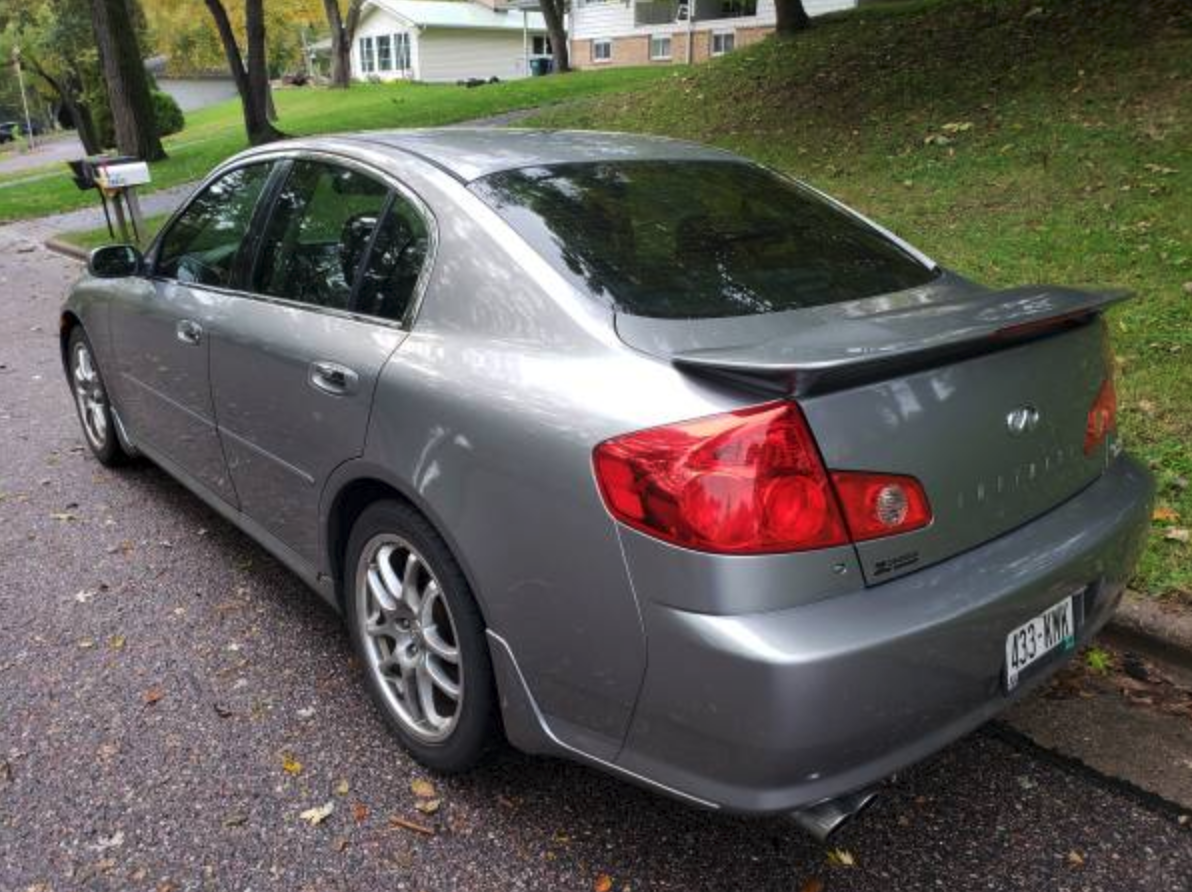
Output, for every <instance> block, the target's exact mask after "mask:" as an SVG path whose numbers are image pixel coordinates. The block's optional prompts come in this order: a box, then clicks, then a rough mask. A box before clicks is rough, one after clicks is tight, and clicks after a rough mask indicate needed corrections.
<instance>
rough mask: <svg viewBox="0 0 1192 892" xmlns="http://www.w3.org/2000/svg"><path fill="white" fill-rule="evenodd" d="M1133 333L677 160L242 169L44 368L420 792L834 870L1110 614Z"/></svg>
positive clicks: (636, 145)
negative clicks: (621, 798) (592, 775)
mask: <svg viewBox="0 0 1192 892" xmlns="http://www.w3.org/2000/svg"><path fill="white" fill-rule="evenodd" d="M1124 296H1125V295H1124V294H1122V293H1119V292H1103V291H1084V290H1076V289H1072V288H1065V287H1054V286H1027V287H1019V288H1014V289H1010V290H992V289H990V288H987V287H984V286H982V285H979V284H977V283H975V282H972V281H970V280H968V279H965V278H963V277H961V276H960V275H958V274H956V273H955V272H952V271H949V270H948V269H946V268H944V267H941V266H939V265H937V264H936V263H935V262H933V261H932V260H930V259H929V258H927V257H926V256H924V254H922V253H921V252H919V251H917V250H916V249H915V248H913V247H911V246H910V245H908V244H906V243H905V242H903V241H901V240H900V239H898V238H896V237H895V236H893V235H892V234H891V233H889V232H887V231H886V230H884V229H882V228H881V227H880V226H878V225H876V224H875V223H873V222H870V221H869V220H867V219H865V218H864V217H862V216H861V215H859V214H857V213H855V212H854V211H852V210H850V209H848V208H847V207H844V206H843V205H841V204H839V203H837V202H836V201H833V200H832V199H831V198H829V197H827V196H825V195H823V194H821V193H819V192H817V191H815V190H814V189H811V188H809V187H807V186H805V185H801V184H800V183H797V182H794V181H792V180H789V179H787V178H785V177H783V176H781V175H779V174H776V173H774V172H772V171H770V170H768V169H766V168H764V167H761V166H759V165H757V164H754V163H752V162H749V161H746V160H744V159H742V158H739V157H737V156H734V155H731V154H728V153H726V152H722V151H718V150H714V149H710V148H705V147H702V146H698V145H693V144H689V143H683V142H677V141H672V140H665V139H657V138H647V137H641V136H627V135H616V134H593V133H570V132H555V133H550V132H535V131H505V130H469V129H447V130H423V131H402V132H391V133H369V134H360V135H349V136H342V137H329V138H318V139H302V140H295V141H291V142H285V143H279V144H275V145H271V146H268V147H265V148H260V149H255V150H251V151H248V152H245V153H243V154H240V155H238V156H236V157H234V158H232V159H231V160H230V161H228V162H226V163H225V164H223V165H222V166H221V167H220V168H218V169H217V170H216V171H215V172H214V173H212V174H211V176H210V177H208V178H207V180H206V181H205V182H204V183H203V184H202V185H201V186H200V187H199V188H198V189H197V191H196V192H195V193H194V195H193V197H192V198H191V199H190V200H189V201H188V202H187V203H186V204H185V206H183V207H182V208H181V209H180V210H179V211H178V212H177V213H176V214H175V215H174V216H173V218H172V219H171V220H170V221H169V222H168V223H167V224H166V225H165V226H164V227H163V229H162V231H161V233H160V234H159V235H158V237H157V238H156V240H155V242H154V243H153V244H152V246H151V247H150V248H149V249H148V251H147V252H145V254H144V255H143V256H142V255H141V254H140V253H139V252H138V251H137V250H135V249H133V248H131V247H128V246H111V247H107V248H101V249H99V250H98V251H96V252H95V253H94V254H93V255H92V257H91V260H90V263H89V267H88V274H87V275H85V276H84V277H83V279H82V280H81V281H80V282H79V283H78V284H77V285H76V286H75V288H74V289H73V292H72V294H71V295H70V297H69V299H68V300H67V302H66V305H65V308H64V310H63V312H62V317H61V338H62V356H63V361H64V365H65V369H66V373H67V377H68V379H69V383H70V386H71V388H72V392H73V394H74V396H75V400H76V404H77V408H78V414H79V418H80V420H81V422H82V427H83V432H84V434H85V436H86V439H87V442H88V443H89V444H90V447H91V449H92V450H93V451H94V453H95V456H96V458H98V460H99V461H101V462H103V463H104V464H116V463H119V462H121V461H124V460H126V459H127V458H129V457H131V456H134V455H136V454H143V455H144V456H146V457H147V458H148V459H150V460H152V461H153V462H154V463H156V464H158V465H160V466H161V467H162V468H164V469H165V470H166V471H167V472H169V473H170V474H171V475H173V476H174V477H176V478H177V479H178V480H180V481H181V482H182V483H183V484H184V485H185V486H187V487H188V488H189V489H191V490H193V491H194V493H196V494H197V495H198V496H199V497H200V498H201V499H203V500H204V501H205V502H207V503H208V504H209V505H210V506H212V508H214V509H215V510H216V511H217V512H219V513H220V514H221V515H223V516H224V517H225V518H227V519H228V520H230V521H231V522H232V523H234V524H236V525H237V526H238V527H240V528H241V529H242V530H244V531H245V532H246V533H248V535H250V536H251V537H253V538H254V539H256V540H257V541H259V542H260V543H261V544H262V545H263V546H264V547H265V548H267V549H268V550H269V551H270V552H272V553H273V554H274V555H276V556H277V558H278V559H279V560H280V561H281V562H282V563H283V564H284V565H285V566H286V567H288V568H289V569H290V570H292V571H293V572H294V573H296V574H297V575H298V576H299V577H301V578H302V579H303V580H304V581H305V582H306V583H308V584H309V585H310V587H312V588H313V589H314V590H315V591H316V592H318V593H319V594H320V595H321V596H322V597H323V598H325V599H326V600H327V601H328V602H330V603H331V604H332V605H334V606H335V607H336V608H337V609H338V610H339V611H341V612H342V615H343V616H344V618H345V620H346V623H347V626H348V629H349V632H350V636H351V641H352V645H353V647H354V648H355V651H356V653H357V654H358V656H359V659H360V662H361V664H362V666H363V674H364V677H365V682H366V684H367V687H368V690H369V692H370V694H371V695H372V697H373V699H374V700H375V701H376V704H377V706H378V708H379V710H380V711H381V713H382V714H383V715H384V717H385V718H386V719H387V721H388V723H389V724H390V725H391V726H392V728H393V731H394V732H395V733H396V736H397V737H398V739H399V740H400V741H401V743H402V744H403V745H404V746H405V747H406V748H407V749H408V750H409V751H410V752H411V753H412V754H413V756H414V757H415V758H417V759H418V760H419V761H421V762H422V763H424V764H425V765H427V766H429V767H431V768H433V769H437V770H441V771H463V770H465V769H468V768H471V767H472V766H474V765H476V764H477V763H478V762H479V760H481V758H482V757H483V756H484V755H485V754H486V753H487V752H489V751H490V750H491V749H492V748H493V747H495V746H496V745H498V743H499V742H500V741H504V740H507V741H509V742H510V743H512V744H513V745H514V746H516V747H518V748H520V749H522V750H525V751H528V752H533V753H544V754H555V755H561V756H565V757H569V758H573V759H576V760H580V761H582V762H585V763H588V764H590V765H594V766H598V767H599V768H601V769H604V770H607V771H609V772H612V773H614V774H616V775H619V776H621V777H623V778H626V779H628V780H631V781H633V782H636V783H639V784H643V785H646V786H648V787H650V788H653V789H655V790H657V791H660V792H663V793H666V794H669V795H671V796H675V797H678V798H680V799H683V800H685V801H687V802H689V803H693V804H696V805H699V806H703V807H706V808H718V809H724V810H726V811H731V812H738V813H790V814H792V815H794V816H795V817H796V818H797V819H798V820H799V821H800V823H802V824H803V826H805V827H807V828H808V829H809V830H812V831H813V832H816V833H819V834H820V835H823V834H825V833H827V832H828V831H830V830H831V829H832V828H833V827H835V826H837V825H838V824H839V823H840V822H841V821H843V820H844V819H845V818H847V817H848V816H850V815H851V814H853V813H855V812H856V811H857V810H859V809H860V808H861V806H863V805H864V804H865V802H867V801H868V799H869V798H870V795H871V791H872V789H873V788H874V787H875V786H876V785H877V784H878V783H880V781H881V780H882V779H883V778H885V777H887V776H888V775H890V774H891V773H892V772H895V771H897V770H898V769H900V768H902V767H904V766H907V765H909V764H911V763H913V762H916V761H918V760H920V759H922V758H923V757H925V756H927V755H928V754H930V753H932V752H934V751H935V750H937V749H939V748H940V747H942V746H944V745H945V744H947V743H949V742H951V741H953V740H955V739H956V738H958V737H960V736H961V735H963V734H965V733H966V732H968V731H970V730H972V729H973V728H975V727H977V726H978V725H980V724H981V723H983V722H984V721H986V720H987V719H989V718H990V717H991V716H993V715H994V714H995V713H997V712H998V711H999V710H1001V709H1003V708H1004V707H1005V706H1006V705H1007V704H1008V703H1010V702H1012V701H1013V700H1014V699H1016V698H1018V697H1021V696H1022V694H1023V693H1024V692H1026V691H1029V690H1031V689H1032V688H1034V687H1036V686H1037V685H1038V684H1039V683H1040V681H1042V680H1043V679H1046V678H1047V677H1048V676H1049V675H1051V674H1052V673H1053V672H1054V671H1055V669H1056V668H1057V667H1058V666H1060V665H1062V664H1063V663H1064V661H1065V660H1067V659H1068V658H1069V657H1071V656H1072V654H1073V653H1074V650H1075V649H1076V648H1077V647H1079V646H1080V645H1081V644H1082V643H1084V642H1086V641H1087V640H1088V639H1089V638H1090V637H1091V636H1092V635H1093V634H1095V633H1096V631H1097V630H1098V629H1099V628H1100V627H1101V626H1102V624H1103V623H1104V622H1105V621H1106V619H1107V618H1108V617H1109V615H1110V614H1111V613H1112V612H1113V610H1114V608H1115V606H1116V605H1117V603H1118V600H1119V598H1120V596H1121V593H1122V591H1123V587H1124V585H1125V583H1126V581H1127V579H1128V578H1129V576H1130V574H1131V572H1132V569H1133V567H1134V564H1135V561H1136V559H1137V557H1138V554H1139V551H1140V548H1141V546H1142V543H1143V540H1144V536H1145V533H1146V530H1147V526H1148V516H1149V505H1150V501H1151V491H1152V487H1151V482H1150V479H1149V477H1148V475H1147V473H1146V471H1145V470H1144V469H1143V468H1141V467H1140V466H1139V465H1138V464H1137V463H1136V462H1135V461H1134V460H1132V459H1131V458H1130V457H1129V456H1128V455H1126V454H1125V453H1124V452H1123V451H1122V449H1121V445H1120V442H1119V439H1118V436H1117V433H1116V426H1115V414H1116V401H1115V395H1114V380H1113V366H1112V361H1111V354H1110V353H1109V350H1108V344H1107V332H1106V326H1105V324H1104V322H1103V320H1102V316H1103V312H1104V310H1105V309H1106V308H1107V307H1108V306H1110V305H1111V304H1113V303H1114V302H1116V301H1118V300H1121V299H1122V298H1123V297H1124Z"/></svg>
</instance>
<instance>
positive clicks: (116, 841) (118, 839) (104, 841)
mask: <svg viewBox="0 0 1192 892" xmlns="http://www.w3.org/2000/svg"><path fill="white" fill-rule="evenodd" d="M122 845H124V831H123V830H117V831H116V832H115V833H113V834H112V835H111V836H101V837H100V838H99V840H98V841H97V842H96V843H95V845H93V846H92V847H91V848H93V849H94V850H95V851H97V852H103V851H105V850H107V849H118V848H120V846H122Z"/></svg>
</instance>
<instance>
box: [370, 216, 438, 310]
mask: <svg viewBox="0 0 1192 892" xmlns="http://www.w3.org/2000/svg"><path fill="white" fill-rule="evenodd" d="M429 249H430V240H429V237H428V234H427V228H426V221H425V220H424V219H423V217H422V215H421V214H420V213H419V212H418V210H417V208H415V207H414V205H413V204H411V203H410V202H409V201H407V200H406V199H405V198H403V197H402V196H401V195H398V194H395V195H394V197H393V203H392V204H391V205H390V206H389V210H388V212H387V213H386V214H385V219H384V220H383V221H382V222H381V228H380V229H379V230H378V231H377V237H376V239H375V240H374V241H373V245H372V250H371V251H370V252H369V255H368V260H367V261H365V264H364V268H363V269H362V270H361V272H360V286H359V288H358V289H357V295H356V304H355V309H356V310H357V311H358V312H361V313H366V314H367V315H369V316H379V317H381V318H382V319H390V320H392V321H394V322H401V321H402V320H403V319H404V318H405V316H406V312H407V311H408V310H409V308H410V303H411V301H412V300H413V298H414V291H415V290H416V288H417V286H418V277H419V276H420V275H421V274H422V267H423V266H424V265H425V263H426V255H427V252H428V251H429Z"/></svg>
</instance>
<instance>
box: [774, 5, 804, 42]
mask: <svg viewBox="0 0 1192 892" xmlns="http://www.w3.org/2000/svg"><path fill="white" fill-rule="evenodd" d="M774 12H775V13H776V16H777V20H778V21H777V24H776V25H775V27H774V31H775V33H776V34H777V35H778V36H779V37H790V36H791V35H792V34H795V33H797V32H799V31H806V30H807V29H808V28H810V27H811V17H810V16H808V15H807V10H806V9H804V8H803V0H774Z"/></svg>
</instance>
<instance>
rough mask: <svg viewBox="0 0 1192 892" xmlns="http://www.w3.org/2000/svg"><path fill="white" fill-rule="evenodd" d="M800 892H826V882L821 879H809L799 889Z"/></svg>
mask: <svg viewBox="0 0 1192 892" xmlns="http://www.w3.org/2000/svg"><path fill="white" fill-rule="evenodd" d="M799 892H824V881H823V880H821V879H820V878H819V877H808V878H807V881H806V882H805V883H803V885H802V886H800V887H799Z"/></svg>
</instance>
